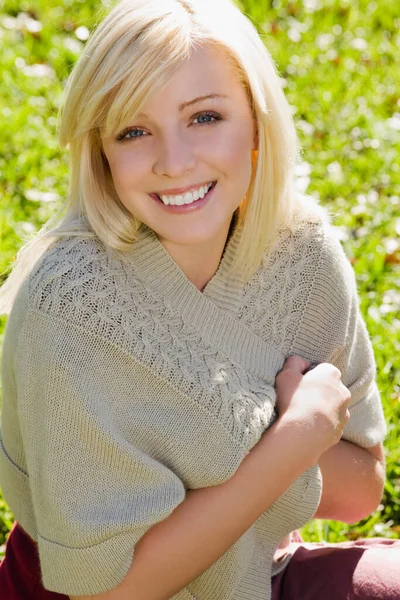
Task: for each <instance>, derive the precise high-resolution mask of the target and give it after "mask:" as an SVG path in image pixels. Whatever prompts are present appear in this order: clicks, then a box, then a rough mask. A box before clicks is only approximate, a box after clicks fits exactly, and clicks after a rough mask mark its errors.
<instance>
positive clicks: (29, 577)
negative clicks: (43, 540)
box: [0, 522, 69, 600]
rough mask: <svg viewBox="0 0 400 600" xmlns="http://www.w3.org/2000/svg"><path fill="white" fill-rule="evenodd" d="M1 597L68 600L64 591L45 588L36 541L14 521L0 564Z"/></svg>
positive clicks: (21, 599) (2, 599)
mask: <svg viewBox="0 0 400 600" xmlns="http://www.w3.org/2000/svg"><path fill="white" fill-rule="evenodd" d="M0 598H1V600H69V598H68V596H64V594H56V593H55V592H49V591H47V590H45V589H44V587H43V584H42V581H41V573H40V564H39V556H38V553H37V546H36V544H35V542H34V541H33V540H32V539H31V538H30V537H29V536H28V535H27V534H26V533H25V532H24V530H23V529H22V528H21V527H20V526H19V525H18V523H17V522H15V523H14V525H13V528H12V529H11V532H10V535H9V536H8V539H7V542H6V555H5V558H4V559H3V560H2V561H1V563H0Z"/></svg>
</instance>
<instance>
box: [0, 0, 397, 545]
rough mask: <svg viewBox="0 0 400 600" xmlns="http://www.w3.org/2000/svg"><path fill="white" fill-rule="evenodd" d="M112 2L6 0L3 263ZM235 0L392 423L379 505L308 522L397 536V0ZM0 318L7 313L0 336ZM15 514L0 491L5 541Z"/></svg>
mask: <svg viewBox="0 0 400 600" xmlns="http://www.w3.org/2000/svg"><path fill="white" fill-rule="evenodd" d="M109 4H110V3H109V2H107V0H103V3H100V2H99V0H81V1H80V0H65V1H64V2H57V1H55V0H25V1H23V2H17V1H15V0H0V52H1V57H2V59H1V65H0V206H1V213H0V273H4V274H6V271H7V269H8V268H9V266H10V265H11V264H12V261H13V258H14V257H15V254H16V252H17V251H18V249H19V248H20V247H21V245H22V244H23V243H24V242H25V241H27V240H28V239H30V237H31V236H32V235H33V234H34V233H35V232H36V231H38V229H39V228H40V226H41V225H42V224H43V223H44V222H45V221H46V220H47V219H48V218H49V217H50V216H51V215H53V214H54V212H55V211H56V209H57V208H59V207H61V205H62V203H63V201H64V199H65V197H66V193H67V184H68V157H67V155H66V153H65V152H64V151H61V150H60V149H59V148H58V144H57V135H56V130H57V112H58V109H59V107H60V102H61V96H62V89H63V85H64V83H65V80H66V78H67V76H68V74H69V73H70V71H71V68H72V66H73V64H74V63H75V61H76V60H77V58H78V56H79V54H80V52H81V51H82V48H83V46H84V43H85V40H86V39H87V35H88V33H89V31H90V30H91V29H92V27H93V26H94V25H95V23H96V22H98V20H99V19H100V18H101V16H102V15H103V14H105V12H106V10H107V8H108V5H109ZM240 5H241V7H242V9H243V11H244V12H245V13H246V14H247V15H248V16H249V17H250V19H251V20H252V22H253V23H254V24H255V25H256V27H257V28H258V30H259V32H260V34H261V36H262V37H263V39H264V41H265V43H266V45H267V47H268V48H269V50H270V52H271V54H272V56H273V58H274V60H275V61H276V65H277V68H278V71H279V73H280V76H281V78H282V85H283V86H284V89H285V93H286V95H287V98H288V100H289V102H290V104H291V106H292V107H293V115H294V118H295V121H296V124H297V128H298V132H299V137H300V140H301V145H302V149H303V150H302V156H303V162H302V164H301V165H300V166H299V169H298V177H299V179H298V182H299V183H298V184H299V187H301V188H302V189H303V190H307V193H310V194H312V195H313V196H315V197H317V198H319V199H320V201H321V203H322V204H324V205H325V206H328V207H329V208H330V209H331V211H332V212H333V213H334V214H335V224H336V225H337V228H338V234H339V235H340V236H341V239H342V242H343V244H344V247H345V250H346V253H347V255H348V257H349V259H350V260H351V262H352V264H353V266H354V269H355V271H356V275H357V281H358V286H359V292H360V298H361V308H362V312H363V315H364V317H365V319H366V323H367V327H368V329H369V332H370V335H371V339H372V342H373V346H374V351H375V356H376V359H377V365H378V383H379V388H380V390H381V393H382V400H383V403H384V409H385V414H386V419H387V423H388V429H389V432H388V436H387V440H386V442H385V447H386V452H387V475H388V478H387V483H386V488H385V494H384V498H383V502H382V505H381V507H380V508H379V510H377V511H376V512H375V513H374V514H373V515H372V516H371V517H370V518H368V519H365V520H364V521H362V522H361V523H358V524H356V525H352V526H348V525H345V524H343V523H338V522H332V521H330V522H328V521H314V522H312V523H310V525H308V526H307V527H306V528H305V529H304V531H303V533H304V535H305V536H306V538H307V539H310V540H321V539H326V540H329V541H340V540H343V539H349V538H350V539H354V538H357V537H360V536H377V535H386V536H389V537H399V533H400V497H399V492H400V460H399V459H400V445H399V444H398V439H399V433H400V426H399V416H400V402H399V400H400V383H399V382H400V378H399V374H400V313H399V306H400V285H399V282H400V272H399V263H400V244H399V236H400V215H399V203H400V200H399V196H400V166H399V164H400V161H399V157H400V80H399V68H398V63H397V65H396V56H397V57H398V48H399V47H400V33H399V31H400V5H399V4H398V0H375V1H372V2H371V1H367V0H352V1H351V0H325V1H323V0H301V1H296V2H290V1H284V0H282V1H270V0H268V1H267V0H241V2H240ZM4 276H5V275H4ZM4 325H5V319H4V318H3V320H2V321H1V322H0V336H1V332H2V331H3V328H4ZM0 341H1V337H0ZM12 522H13V516H12V514H11V513H10V511H9V509H8V507H7V505H6V503H5V502H4V500H2V498H1V496H0V546H1V544H4V541H5V538H6V535H7V533H8V531H9V530H10V527H11V525H12ZM3 551H4V547H3ZM0 554H1V550H0Z"/></svg>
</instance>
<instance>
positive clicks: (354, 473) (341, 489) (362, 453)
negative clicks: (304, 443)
mask: <svg viewBox="0 0 400 600" xmlns="http://www.w3.org/2000/svg"><path fill="white" fill-rule="evenodd" d="M318 465H319V467H320V469H321V473H322V479H323V488H322V498H321V502H320V505H319V507H318V510H317V512H316V514H315V518H317V519H337V520H339V521H344V522H346V523H356V522H357V521H359V520H360V519H363V518H364V517H366V516H368V515H369V514H371V512H373V511H374V510H375V509H376V507H377V506H378V505H379V503H380V501H381V498H382V492H383V486H384V484H385V454H384V450H383V446H382V444H378V445H376V446H372V447H371V448H361V447H360V446H357V445H356V444H352V443H351V442H347V441H344V440H342V441H340V442H339V444H336V445H335V446H332V447H331V448H329V450H327V451H326V452H325V453H324V454H323V455H322V456H321V458H320V459H319V461H318Z"/></svg>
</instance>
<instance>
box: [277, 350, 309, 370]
mask: <svg viewBox="0 0 400 600" xmlns="http://www.w3.org/2000/svg"><path fill="white" fill-rule="evenodd" d="M310 366H311V363H310V361H308V360H306V359H305V358H303V357H302V356H298V355H297V354H293V355H292V356H289V357H288V358H287V359H286V360H285V363H284V365H283V367H282V371H296V373H305V372H306V371H307V370H308V369H309V368H310Z"/></svg>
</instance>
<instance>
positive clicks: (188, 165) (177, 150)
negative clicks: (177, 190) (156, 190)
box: [153, 134, 196, 180]
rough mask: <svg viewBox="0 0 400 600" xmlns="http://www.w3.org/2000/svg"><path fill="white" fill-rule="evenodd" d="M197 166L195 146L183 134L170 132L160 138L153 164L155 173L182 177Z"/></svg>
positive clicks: (173, 177)
mask: <svg viewBox="0 0 400 600" xmlns="http://www.w3.org/2000/svg"><path fill="white" fill-rule="evenodd" d="M195 166H196V159H195V156H194V154H193V148H192V147H191V145H190V144H189V143H187V141H185V140H184V138H183V136H182V134H180V135H179V134H169V135H168V136H166V137H165V138H164V139H163V140H160V145H159V150H158V155H157V158H156V160H155V162H154V165H153V173H154V174H155V175H159V176H163V177H169V178H170V179H177V180H178V179H180V178H182V175H184V174H185V173H187V172H189V171H192V170H193V169H194V168H195Z"/></svg>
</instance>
